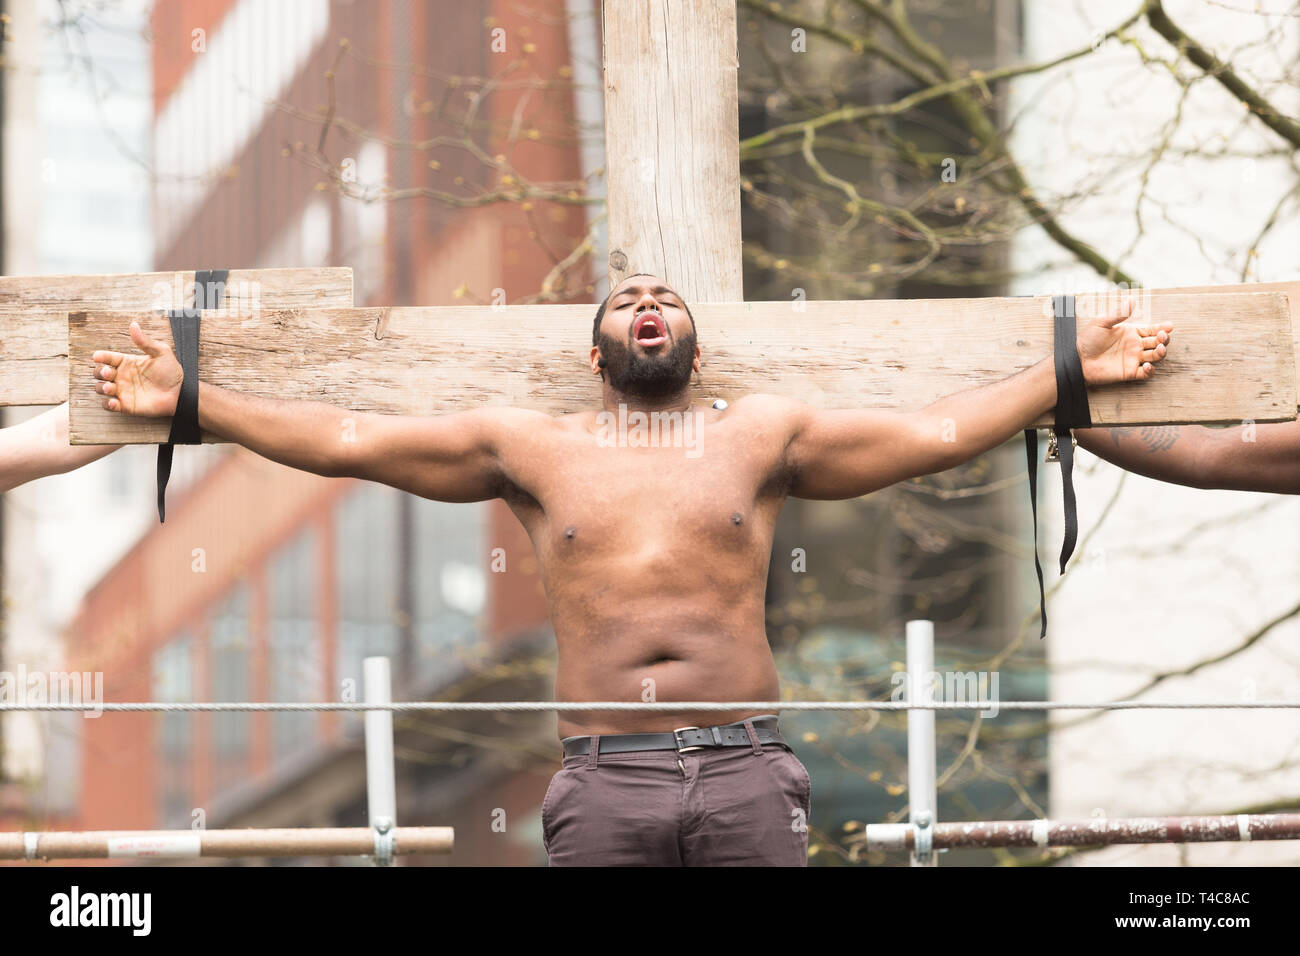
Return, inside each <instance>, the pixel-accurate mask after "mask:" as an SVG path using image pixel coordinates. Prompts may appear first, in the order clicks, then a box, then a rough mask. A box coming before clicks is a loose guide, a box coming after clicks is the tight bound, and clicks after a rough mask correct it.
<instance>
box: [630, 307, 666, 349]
mask: <svg viewBox="0 0 1300 956" xmlns="http://www.w3.org/2000/svg"><path fill="white" fill-rule="evenodd" d="M632 338H634V339H636V340H637V342H638V343H639V344H640V345H641V347H642V348H647V349H648V348H654V346H656V345H663V344H664V342H665V341H666V340H667V338H668V326H667V325H666V324H665V323H664V317H663V316H662V315H660V314H659V313H658V312H657V311H655V310H654V309H646V310H645V311H644V312H642V313H641V314H640V315H638V316H637V317H636V322H634V323H633V324H632Z"/></svg>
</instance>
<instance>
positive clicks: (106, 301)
mask: <svg viewBox="0 0 1300 956" xmlns="http://www.w3.org/2000/svg"><path fill="white" fill-rule="evenodd" d="M224 297H225V301H228V302H229V303H230V306H231V307H232V308H233V309H236V310H239V311H249V310H256V309H264V308H280V309H291V308H328V307H333V306H350V305H352V270H351V269H341V268H340V269H334V268H331V269H233V270H231V272H230V276H229V278H228V279H227V281H226V287H225V292H224ZM193 302H194V273H193V272H142V273H134V274H122V275H92V276H5V277H2V278H0V405H58V404H60V403H62V402H64V401H66V400H67V397H68V334H67V317H68V313H69V312H76V311H79V310H81V309H180V308H184V307H185V306H187V305H189V304H191V303H193Z"/></svg>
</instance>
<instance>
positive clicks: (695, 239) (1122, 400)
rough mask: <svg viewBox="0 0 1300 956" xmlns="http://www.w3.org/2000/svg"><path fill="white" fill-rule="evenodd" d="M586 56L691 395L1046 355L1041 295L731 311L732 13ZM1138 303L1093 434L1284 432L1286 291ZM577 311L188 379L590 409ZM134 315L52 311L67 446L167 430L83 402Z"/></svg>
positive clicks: (336, 331) (660, 27)
mask: <svg viewBox="0 0 1300 956" xmlns="http://www.w3.org/2000/svg"><path fill="white" fill-rule="evenodd" d="M603 58H604V78H605V117H606V119H605V123H606V151H607V163H606V177H607V185H608V194H609V197H610V201H609V236H610V252H609V270H610V279H611V282H612V283H617V282H619V281H621V280H622V279H623V278H625V277H626V276H628V275H630V274H633V273H636V272H647V273H652V274H655V275H659V276H662V277H664V278H665V279H666V280H667V281H668V282H669V283H670V284H671V285H672V286H673V287H674V288H675V289H677V290H678V291H679V292H680V293H681V294H682V296H683V297H684V298H685V299H686V301H687V302H688V303H689V304H690V305H691V306H692V311H693V312H694V314H695V317H696V319H697V322H698V327H699V338H700V345H701V351H702V359H701V365H702V369H703V371H702V374H701V376H700V377H699V380H698V381H697V382H696V383H695V384H694V386H693V387H694V389H695V391H696V395H697V398H698V399H699V400H700V401H707V402H711V401H712V400H713V399H715V398H726V399H732V398H734V397H736V396H737V395H739V394H741V393H744V392H752V391H770V392H775V393H779V394H786V395H797V396H799V397H800V398H802V399H803V400H804V401H807V402H809V403H810V404H814V405H817V406H821V407H826V408H847V407H910V408H919V407H921V406H922V405H924V404H926V403H928V402H929V401H931V400H933V399H936V398H938V397H940V396H941V395H944V394H948V393H951V392H954V391H958V390H961V389H964V388H970V387H973V386H976V385H981V384H986V383H988V382H991V381H994V380H997V379H1000V378H1003V377H1005V376H1007V375H1010V374H1012V373H1014V372H1016V371H1019V370H1021V369H1023V368H1026V367H1028V366H1030V365H1032V364H1034V363H1035V362H1037V361H1039V360H1040V359H1042V358H1044V357H1046V356H1048V355H1050V354H1051V350H1052V319H1051V312H1050V305H1049V300H1048V299H1047V297H1038V298H1028V297H1025V298H1001V299H999V298H985V299H942V300H934V301H914V300H884V301H882V300H866V301H847V302H804V301H801V300H799V299H795V300H792V301H790V302H752V303H746V302H743V301H742V300H743V290H742V284H741V277H742V268H741V234H740V169H739V129H738V125H739V119H738V108H737V104H738V97H737V68H738V59H737V47H736V11H735V5H734V2H733V0H650V2H646V0H635V2H633V0H607V2H606V3H605V4H604V51H603ZM665 131H671V135H664V134H665ZM1062 291H1065V290H1062ZM1142 304H1143V308H1144V309H1145V312H1146V315H1145V318H1146V319H1147V320H1149V321H1150V322H1152V323H1155V322H1159V321H1171V322H1173V323H1174V326H1175V330H1176V331H1175V337H1174V347H1173V349H1172V350H1171V351H1170V353H1169V357H1168V358H1167V359H1166V360H1165V361H1164V362H1163V363H1162V365H1161V368H1160V371H1159V374H1158V375H1157V376H1156V377H1155V378H1154V379H1153V380H1151V381H1149V382H1144V383H1140V384H1131V385H1124V386H1115V387H1109V388H1101V389H1095V390H1093V391H1092V392H1091V395H1090V404H1091V411H1092V419H1093V422H1094V423H1096V424H1098V425H1129V424H1154V423H1173V422H1180V423H1181V422H1204V423H1224V422H1240V421H1242V420H1245V419H1250V420H1254V421H1257V422H1266V421H1279V420H1284V419H1291V418H1294V417H1295V415H1296V407H1297V398H1296V376H1297V370H1296V350H1295V347H1294V334H1295V330H1296V329H1297V328H1300V321H1293V310H1294V309H1295V308H1297V305H1298V304H1300V283H1295V284H1284V285H1283V286H1281V287H1262V286H1232V287H1220V288H1217V289H1213V290H1211V291H1194V292H1179V291H1178V290H1167V291H1162V292H1161V293H1159V294H1155V295H1151V296H1150V297H1149V298H1144V299H1143V300H1142ZM593 315H594V306H592V305H581V306H504V307H492V306H485V307H451V308H393V309H346V308H345V309H321V308H299V309H291V310H284V311H271V310H267V309H263V310H260V311H257V312H255V313H252V314H240V313H238V312H236V311H232V312H228V313H213V314H211V316H210V317H206V318H205V320H204V326H203V341H202V344H201V347H200V351H199V370H200V374H201V376H202V378H203V379H204V380H205V381H208V382H211V383H213V384H216V385H222V386H229V387H231V388H235V389H240V390H245V391H249V392H253V393H256V394H259V395H264V396H268V397H273V398H290V399H294V398H297V399H316V400H324V401H328V402H332V403H335V404H338V405H341V406H345V407H348V408H352V409H356V410H360V411H377V412H390V413H405V414H435V413H441V412H448V411H452V410H455V409H460V408H466V407H474V406H480V405H484V404H510V405H518V406H525V407H531V408H536V409H541V410H545V411H549V412H553V413H561V412H569V411H575V410H577V409H580V408H590V407H591V406H592V404H593V402H595V401H597V400H598V383H597V382H596V380H595V379H594V377H593V376H592V375H591V372H590V368H589V363H588V360H587V357H586V356H587V352H588V349H589V348H590V337H589V336H590V332H589V329H590V325H591V320H592V318H593ZM133 319H134V320H137V321H139V322H140V324H141V326H142V327H143V328H144V330H145V331H146V332H147V333H148V334H149V335H151V336H152V337H155V338H159V339H161V340H162V341H169V338H168V336H169V334H170V333H169V330H168V325H167V320H166V317H165V316H163V315H161V314H157V313H144V312H136V313H131V314H126V313H123V312H113V311H102V310H99V309H98V308H97V307H96V308H91V309H87V310H86V311H82V312H77V313H75V314H73V315H71V316H70V318H69V322H68V336H69V353H70V358H71V361H70V362H69V363H68V374H69V388H68V394H69V397H70V400H71V404H72V411H71V435H72V441H73V442H74V443H106V442H107V443H130V442H159V441H164V440H165V439H166V437H167V433H168V427H169V426H168V423H167V422H166V421H151V420H144V419H138V418H135V417H133V416H127V415H117V414H113V413H109V412H106V411H104V410H103V409H102V407H101V401H102V398H101V396H100V395H98V393H96V392H95V390H94V382H93V379H92V375H91V373H92V369H93V366H92V363H91V362H90V354H91V353H92V352H93V351H95V350H96V349H115V350H118V351H133V350H134V347H133V346H132V344H131V342H130V340H129V338H128V336H127V327H128V325H129V323H130V322H131V321H132V320H133ZM1283 343H1286V344H1287V345H1283ZM1288 346H1289V347H1288ZM1048 422H1049V420H1048V419H1047V418H1044V420H1043V421H1042V422H1040V423H1039V424H1042V425H1046V424H1048Z"/></svg>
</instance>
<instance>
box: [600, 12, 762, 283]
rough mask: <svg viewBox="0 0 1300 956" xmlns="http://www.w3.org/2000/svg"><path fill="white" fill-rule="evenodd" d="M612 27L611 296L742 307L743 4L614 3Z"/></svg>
mask: <svg viewBox="0 0 1300 956" xmlns="http://www.w3.org/2000/svg"><path fill="white" fill-rule="evenodd" d="M602 23H603V30H602V33H603V37H604V51H603V57H604V65H605V73H604V76H605V156H606V160H605V183H606V188H607V189H608V193H607V195H608V196H609V274H610V288H611V289H612V288H613V287H614V286H615V285H617V284H618V283H619V282H620V281H621V280H622V279H624V278H626V277H627V276H628V275H631V274H633V273H636V272H649V273H653V274H654V275H658V276H663V277H664V278H665V279H667V280H668V281H669V282H670V283H671V284H672V286H673V288H674V289H676V290H677V291H678V292H680V293H681V294H682V295H683V296H685V298H686V301H687V302H689V303H691V307H692V308H694V306H695V303H696V302H736V301H739V300H741V299H744V297H745V290H744V284H743V267H742V261H741V245H740V242H741V240H740V110H739V107H738V105H737V104H738V103H739V96H738V93H737V71H738V70H739V67H740V60H739V56H738V54H737V50H736V4H735V2H734V0H605V3H604V4H603V21H602Z"/></svg>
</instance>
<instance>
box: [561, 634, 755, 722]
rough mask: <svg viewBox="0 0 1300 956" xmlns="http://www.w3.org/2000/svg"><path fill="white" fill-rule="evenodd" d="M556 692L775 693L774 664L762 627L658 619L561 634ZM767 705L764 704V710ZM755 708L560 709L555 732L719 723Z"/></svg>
mask: <svg viewBox="0 0 1300 956" xmlns="http://www.w3.org/2000/svg"><path fill="white" fill-rule="evenodd" d="M555 692H556V698H557V699H558V700H570V701H606V700H610V701H615V700H616V701H654V702H661V703H669V702H672V701H704V700H711V701H728V700H734V701H758V700H772V701H774V700H778V699H779V698H780V684H779V682H778V680H777V674H776V664H775V662H774V661H773V659H772V651H771V649H770V647H769V646H768V643H767V638H766V636H765V634H764V633H763V631H762V630H761V629H759V630H758V631H757V633H754V632H753V630H752V629H747V630H746V632H745V633H743V634H740V635H737V634H735V633H726V632H725V631H720V630H711V631H701V630H698V629H696V627H691V628H690V630H689V631H684V630H675V631H673V632H672V633H665V632H664V630H663V629H662V627H652V628H650V629H649V632H647V630H645V629H642V630H641V631H640V632H639V633H638V632H637V631H635V630H633V631H630V632H628V631H625V630H623V628H619V633H610V632H608V631H606V632H605V633H604V634H601V633H599V632H595V633H588V634H586V635H584V636H582V637H581V638H579V639H570V640H566V639H565V638H564V637H560V653H559V665H558V668H557V671H556V681H555ZM766 712H770V710H769V711H766ZM758 713H760V711H752V710H729V711H724V712H719V711H691V710H681V711H671V712H649V711H640V712H638V711H612V712H610V711H606V712H582V713H573V712H570V713H562V714H560V715H559V732H560V736H561V737H571V736H575V735H578V734H628V733H644V732H652V731H665V730H674V729H676V728H678V727H685V726H700V727H704V726H710V725H713V724H726V723H731V722H732V721H736V720H741V719H743V718H745V717H752V716H755V715H756V714H758Z"/></svg>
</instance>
